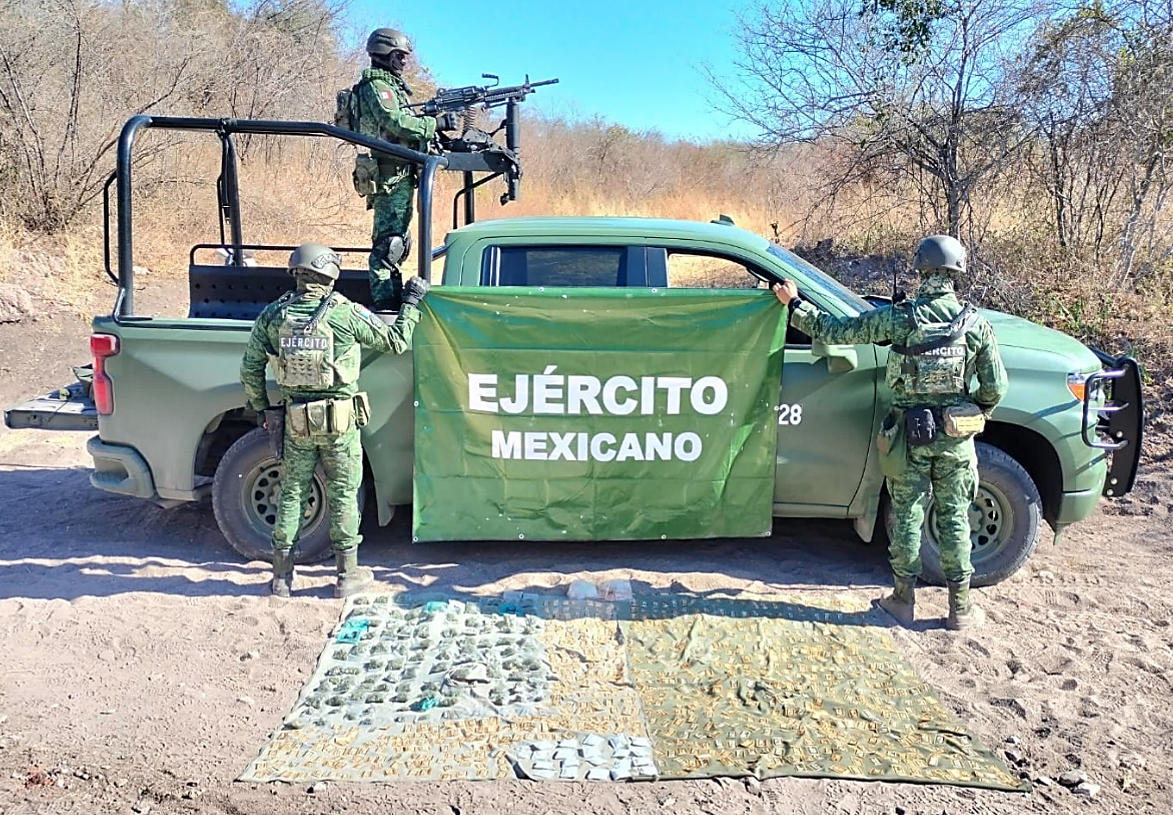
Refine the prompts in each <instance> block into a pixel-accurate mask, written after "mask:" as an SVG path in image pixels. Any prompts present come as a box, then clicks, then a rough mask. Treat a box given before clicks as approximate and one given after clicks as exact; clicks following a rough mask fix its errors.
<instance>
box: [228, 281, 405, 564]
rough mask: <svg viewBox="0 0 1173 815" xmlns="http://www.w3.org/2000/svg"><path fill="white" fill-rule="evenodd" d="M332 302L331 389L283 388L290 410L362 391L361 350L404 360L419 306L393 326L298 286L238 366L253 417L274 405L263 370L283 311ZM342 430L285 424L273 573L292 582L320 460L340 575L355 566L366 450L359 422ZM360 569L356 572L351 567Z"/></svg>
mask: <svg viewBox="0 0 1173 815" xmlns="http://www.w3.org/2000/svg"><path fill="white" fill-rule="evenodd" d="M325 298H331V300H332V303H333V305H331V306H330V307H328V309H327V310H326V312H325V316H324V319H325V321H326V323H327V325H328V327H329V331H330V333H332V335H333V366H332V367H333V370H334V384H333V385H332V386H330V387H324V388H315V389H308V388H290V387H282V389H281V396H282V399H283V401H284V402H285V403H286V405H287V406H288V405H296V404H302V403H310V402H316V401H319V400H351V401H352V403H353V399H354V397H355V396H356V394H357V393H358V386H357V381H358V373H359V364H360V361H361V354H362V348H371V349H374V350H376V351H381V352H384V353H385V352H388V351H393V352H395V353H397V354H401V353H403V352H405V351H407V350H408V349H409V348H410V347H411V337H412V333H413V332H414V330H415V326H416V324H417V323H418V322H419V319H420V312H419V310H418V309H417V308H415V307H411V306H404V308H403V309H402V311H400V313H399V316H398V317H397V318H396V320H395V324H394V325H392V326H390V327H388V326H387V325H386V324H384V323H383V322H382V321H381V320H380V319H379V318H378V317H376V316H375V315H374V314H372V313H371V312H370V311H368V310H367V309H366V308H364V307H363V306H361V305H359V304H357V303H352V302H351V301H350V300H347V299H346V298H345V297H343V296H342V295H341V294H337V293H334V292H333V291H332V286H329V285H324V284H320V283H307V282H305V281H303V280H300V279H299V281H298V290H297V293H296V294H288V295H285V296H284V297H282V298H281V299H279V300H277V301H276V302H274V303H271V304H269V305H268V306H267V307H266V308H265V310H264V311H262V312H261V314H260V316H259V317H257V319H256V322H255V323H254V324H253V329H252V334H251V335H250V336H249V340H248V345H247V346H246V348H245V352H244V359H243V361H242V362H241V366H240V379H241V382H243V383H244V391H245V396H246V397H247V399H248V406H249V407H250V408H252V409H253V410H255V411H258V412H260V411H262V410H265V409H267V408H268V407H269V397H268V394H267V392H266V388H265V366H266V363H267V362H268V361H269V360H270V359H272V360H274V364H276V361H277V359H278V348H279V332H280V330H281V327H282V325H283V324H284V323H285V319H286V312H287V311H288V313H289V314H290V315H291V316H293V317H296V318H300V319H303V320H308V319H309V318H310V317H311V315H313V314H314V312H315V311H317V309H318V308H319V306H321V305H322V301H323V300H324V299H325ZM348 425H349V426H348V428H347V429H345V430H343V431H342V432H327V431H326V430H325V429H323V428H319V429H316V430H315V429H311V431H310V432H309V434H308V435H299V434H298V433H297V432H296V430H295V428H294V423H293V422H291V421H289V420H288V418H287V421H286V423H285V454H284V457H283V459H282V463H281V503H280V506H279V508H278V512H277V520H276V522H275V523H274V525H273V550H274V575H275V577H278V576H280V575H279V572H280V571H281V569H279V568H278V564H283V565H282V568H287V569H288V578H289V580H290V581H291V580H292V556H291V550H292V549H293V547H294V546H295V545H296V543H297V539H298V534H299V531H300V526H301V521H302V519H303V518H304V517H305V511H306V504H307V502H308V500H309V495H310V484H311V481H312V479H313V474H314V467H315V466H316V464H317V462H318V461H319V460H320V461H321V462H322V468H323V469H324V470H325V472H326V500H327V503H328V504H329V508H330V540H331V541H332V542H333V544H334V549H335V553H336V555H337V556H338V563H339V564H340V565H339V574H340V576H342V574H343V566H342V564H343V563H345V562H349V563H350V564H351V565H352V567H353V564H354V561H355V557H356V553H357V549H358V545H359V543H360V542H361V541H362V536H360V535H359V533H358V527H359V515H358V489H359V485H360V482H361V481H362V447H361V444H360V440H359V430H358V427H357V426H356V424H355V422H354V421H351V422H349V423H348ZM354 568H356V567H354Z"/></svg>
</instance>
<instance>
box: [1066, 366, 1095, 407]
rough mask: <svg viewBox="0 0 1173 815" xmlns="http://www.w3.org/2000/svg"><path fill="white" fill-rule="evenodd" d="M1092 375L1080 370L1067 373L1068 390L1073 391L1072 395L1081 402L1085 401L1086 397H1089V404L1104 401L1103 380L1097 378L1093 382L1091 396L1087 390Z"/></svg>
mask: <svg viewBox="0 0 1173 815" xmlns="http://www.w3.org/2000/svg"><path fill="white" fill-rule="evenodd" d="M1090 376H1091V374H1085V373H1081V372H1079V371H1072V372H1071V373H1069V374H1067V390H1069V391H1071V395H1072V396H1074V397H1075V398H1076V399H1077V400H1079V401H1080V402H1083V401H1084V400H1085V399H1087V400H1088V402H1089V404H1096V403H1098V402H1101V401H1103V398H1104V392H1103V388H1102V385H1101V381H1102V380H1097V381H1096V382H1094V383H1092V392H1091V395H1090V398H1089V396H1088V392H1087V380H1088V377H1090Z"/></svg>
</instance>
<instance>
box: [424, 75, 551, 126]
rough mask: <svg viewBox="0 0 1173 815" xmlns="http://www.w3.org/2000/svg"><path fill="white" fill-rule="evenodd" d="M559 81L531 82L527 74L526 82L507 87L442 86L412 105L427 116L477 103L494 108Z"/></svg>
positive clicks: (488, 76) (494, 77)
mask: <svg viewBox="0 0 1173 815" xmlns="http://www.w3.org/2000/svg"><path fill="white" fill-rule="evenodd" d="M483 76H484V77H485V78H486V79H496V78H497V77H496V76H495V75H493V74H484V75H483ZM557 82H558V80H557V79H556V78H555V79H542V80H539V81H537V82H530V81H529V77H528V76H526V78H525V82H524V83H522V84H521V85H508V86H506V87H501V86H500V85H488V86H481V85H465V86H464V87H460V88H440V89H439V90H437V91H436V95H435V97H433V98H432V99H429V100H428V101H426V102H423V103H422V104H419V105H412V107H420V108H422V112H423V113H424V115H426V116H435V115H436V114H438V113H443V112H445V111H459V110H464V109H465V108H470V107H474V106H476V105H483V106H484V107H489V108H493V107H497V106H499V105H503V104H505V103H506V102H509V101H510V100H517V101H520V100H522V99H525V97H527V96H529V95H530V94H531V93H533V92H534V90H535V89H536V88H540V87H542V86H543V85H553V84H555V83H557Z"/></svg>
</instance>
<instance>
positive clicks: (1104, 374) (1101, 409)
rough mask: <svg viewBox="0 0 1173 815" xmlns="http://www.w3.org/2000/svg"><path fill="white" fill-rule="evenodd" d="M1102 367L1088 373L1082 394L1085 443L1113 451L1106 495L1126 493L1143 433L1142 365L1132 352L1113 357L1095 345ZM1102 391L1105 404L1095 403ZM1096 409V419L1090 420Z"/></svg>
mask: <svg viewBox="0 0 1173 815" xmlns="http://www.w3.org/2000/svg"><path fill="white" fill-rule="evenodd" d="M1092 351H1093V352H1095V354H1096V356H1097V357H1099V358H1100V363H1101V364H1102V365H1103V366H1104V367H1103V370H1100V371H1097V372H1096V373H1093V374H1091V375H1089V376H1088V378H1087V380H1086V381H1085V383H1084V394H1083V427H1082V431H1081V432H1082V435H1083V443H1084V444H1086V445H1087V446H1088V447H1094V448H1096V449H1098V450H1107V451H1109V453H1110V461H1109V464H1108V477H1107V478H1106V479H1105V480H1104V495H1106V496H1108V497H1113V496H1119V495H1124V494H1126V493H1127V492H1129V491H1130V490H1131V489H1132V486H1133V484H1134V483H1135V482H1136V471H1137V467H1139V466H1140V449H1141V439H1142V437H1143V435H1144V396H1143V394H1142V392H1141V377H1140V365H1139V364H1138V363H1137V361H1136V360H1135V359H1133V358H1132V357H1130V356H1122V357H1111V356H1108V355H1107V354H1105V353H1104V352H1103V351H1100V350H1098V349H1095V348H1093V349H1092ZM1100 394H1103V396H1104V397H1105V398H1104V402H1103V404H1093V401H1094V400H1095V401H1098V396H1099V395H1100ZM1092 411H1095V412H1096V414H1097V420H1096V422H1095V424H1094V425H1093V424H1090V422H1089V420H1090V417H1091V414H1092Z"/></svg>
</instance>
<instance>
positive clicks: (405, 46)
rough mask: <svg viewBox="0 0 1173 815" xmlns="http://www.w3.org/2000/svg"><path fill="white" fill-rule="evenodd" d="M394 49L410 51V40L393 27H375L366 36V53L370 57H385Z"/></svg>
mask: <svg viewBox="0 0 1173 815" xmlns="http://www.w3.org/2000/svg"><path fill="white" fill-rule="evenodd" d="M395 51H402V52H404V53H405V54H410V53H411V40H409V39H408V38H407V35H406V34H404V33H403V32H402V31H396V30H395V29H394V28H376V29H375V30H374V31H372V32H371V36H369V37H367V53H368V54H370V55H371V56H372V57H387V56H390V55H391V54H392V53H394V52H395Z"/></svg>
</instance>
